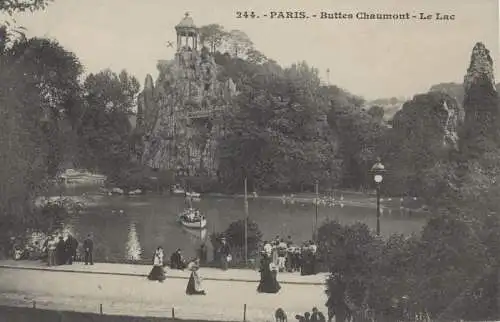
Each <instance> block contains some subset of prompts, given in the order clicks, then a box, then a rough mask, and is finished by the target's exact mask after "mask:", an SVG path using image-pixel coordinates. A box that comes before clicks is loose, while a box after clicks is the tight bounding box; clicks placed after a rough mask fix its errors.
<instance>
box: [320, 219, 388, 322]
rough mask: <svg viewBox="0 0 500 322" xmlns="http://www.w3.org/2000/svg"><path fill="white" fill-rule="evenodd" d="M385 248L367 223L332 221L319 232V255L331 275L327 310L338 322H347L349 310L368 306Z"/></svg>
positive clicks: (328, 283)
mask: <svg viewBox="0 0 500 322" xmlns="http://www.w3.org/2000/svg"><path fill="white" fill-rule="evenodd" d="M382 245H383V244H382V242H381V241H379V240H377V239H376V237H375V236H373V235H372V233H371V232H370V230H369V229H368V227H367V226H366V224H362V223H356V224H353V225H351V226H346V227H344V226H341V225H340V224H339V223H338V222H336V221H328V222H326V223H325V224H323V225H322V226H321V227H320V228H319V229H318V256H319V257H320V260H321V261H323V262H324V263H326V264H327V265H328V268H329V272H330V276H329V278H328V280H327V290H326V293H327V295H328V301H327V307H328V308H329V311H332V312H335V313H336V315H337V317H336V319H337V320H340V321H344V319H345V316H346V314H347V310H348V308H350V309H355V308H358V309H359V308H362V307H364V306H365V305H366V302H367V296H368V294H369V288H370V286H371V282H372V279H373V276H374V274H375V262H376V259H377V258H378V256H379V254H380V251H381V248H382Z"/></svg>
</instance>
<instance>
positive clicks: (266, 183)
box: [219, 63, 339, 190]
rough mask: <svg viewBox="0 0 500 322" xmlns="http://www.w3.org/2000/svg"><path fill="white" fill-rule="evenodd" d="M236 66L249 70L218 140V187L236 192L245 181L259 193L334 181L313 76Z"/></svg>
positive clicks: (323, 104) (297, 68)
mask: <svg viewBox="0 0 500 322" xmlns="http://www.w3.org/2000/svg"><path fill="white" fill-rule="evenodd" d="M241 64H242V65H243V66H244V67H248V68H249V70H248V72H247V71H245V72H246V73H245V74H243V75H242V76H240V77H239V83H240V88H241V93H240V95H238V97H237V98H236V102H235V103H236V104H237V106H238V108H237V109H235V110H234V112H233V113H232V114H230V115H228V117H227V119H226V131H225V135H224V136H223V137H222V138H221V140H220V145H219V146H220V148H219V150H220V158H219V160H220V169H221V170H222V171H220V172H221V180H222V182H224V183H225V184H226V185H227V186H228V187H233V186H234V185H235V184H236V186H234V187H235V188H239V187H240V186H241V182H243V177H244V176H247V177H248V178H249V184H250V186H253V187H254V188H256V189H259V190H261V189H262V190H294V189H300V187H301V186H302V185H304V184H312V183H313V182H314V180H315V179H322V180H324V182H325V183H327V182H333V181H335V180H336V179H337V178H338V168H339V166H338V160H336V158H335V150H336V145H335V143H336V142H335V139H334V138H332V137H331V131H330V129H329V127H328V126H327V124H326V122H325V121H324V119H323V118H321V117H320V116H321V115H324V114H325V111H326V110H327V108H328V99H327V98H325V97H324V96H323V95H322V93H321V87H320V82H319V78H318V76H317V71H316V70H314V69H312V68H310V67H309V66H307V65H306V64H297V65H293V66H291V67H290V68H288V69H285V70H283V69H280V68H277V67H276V66H275V65H273V64H272V63H265V64H263V65H253V64H249V63H241ZM248 65H250V66H248ZM244 76H246V77H244ZM305 169H307V171H305Z"/></svg>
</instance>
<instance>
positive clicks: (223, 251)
mask: <svg viewBox="0 0 500 322" xmlns="http://www.w3.org/2000/svg"><path fill="white" fill-rule="evenodd" d="M219 253H220V257H221V258H220V260H221V268H222V269H223V270H227V269H228V268H229V263H230V262H231V261H232V259H233V258H232V255H231V248H230V247H229V244H228V243H227V241H226V238H225V237H222V239H221V246H220V250H219Z"/></svg>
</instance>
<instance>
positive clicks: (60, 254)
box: [56, 236, 66, 265]
mask: <svg viewBox="0 0 500 322" xmlns="http://www.w3.org/2000/svg"><path fill="white" fill-rule="evenodd" d="M65 263H66V252H65V243H64V238H63V236H59V241H58V242H57V245H56V265H64V264H65Z"/></svg>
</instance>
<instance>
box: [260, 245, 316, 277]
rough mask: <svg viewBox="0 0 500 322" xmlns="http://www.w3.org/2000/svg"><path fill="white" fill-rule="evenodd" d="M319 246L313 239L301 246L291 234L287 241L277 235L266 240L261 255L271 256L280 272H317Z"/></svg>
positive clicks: (310, 273)
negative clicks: (272, 238) (294, 240)
mask: <svg viewBox="0 0 500 322" xmlns="http://www.w3.org/2000/svg"><path fill="white" fill-rule="evenodd" d="M316 253H317V246H316V244H314V242H313V241H307V242H304V243H303V244H302V245H301V246H297V245H295V244H294V243H293V241H292V238H291V236H288V238H287V240H286V241H285V240H284V239H283V238H280V237H279V236H276V238H275V239H274V240H272V241H264V243H263V246H262V251H261V255H265V257H266V258H268V259H269V258H270V259H271V261H272V263H273V264H274V265H275V266H276V267H277V268H278V271H279V272H284V271H287V272H300V273H301V275H314V274H316V261H317V260H316Z"/></svg>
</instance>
